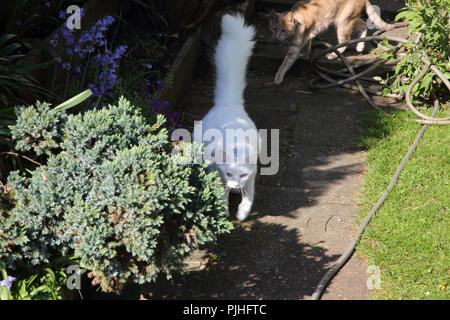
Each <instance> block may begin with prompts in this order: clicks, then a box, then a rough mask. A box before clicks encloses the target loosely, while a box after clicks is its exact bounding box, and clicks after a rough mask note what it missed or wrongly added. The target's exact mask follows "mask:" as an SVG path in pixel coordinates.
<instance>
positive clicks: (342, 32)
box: [327, 22, 354, 60]
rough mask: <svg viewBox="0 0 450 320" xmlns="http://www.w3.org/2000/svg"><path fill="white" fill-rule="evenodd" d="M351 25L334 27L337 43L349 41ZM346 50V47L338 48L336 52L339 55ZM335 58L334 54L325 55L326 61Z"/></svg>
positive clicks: (345, 23)
mask: <svg viewBox="0 0 450 320" xmlns="http://www.w3.org/2000/svg"><path fill="white" fill-rule="evenodd" d="M353 25H354V23H347V22H343V23H341V24H339V25H337V26H336V31H337V38H338V43H343V42H346V41H348V40H350V38H351V35H352V31H353ZM346 49H347V47H346V46H344V47H340V48H339V49H337V51H339V52H340V53H343V52H344V51H345V50H346ZM336 58H337V54H336V53H334V52H331V53H329V54H328V55H327V59H328V60H332V59H336Z"/></svg>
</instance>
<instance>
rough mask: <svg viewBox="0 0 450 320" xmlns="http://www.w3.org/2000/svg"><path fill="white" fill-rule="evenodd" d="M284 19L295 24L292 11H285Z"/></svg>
mask: <svg viewBox="0 0 450 320" xmlns="http://www.w3.org/2000/svg"><path fill="white" fill-rule="evenodd" d="M285 21H286V22H287V23H289V24H295V17H294V13H293V12H288V13H286V17H285Z"/></svg>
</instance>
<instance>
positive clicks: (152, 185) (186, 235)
mask: <svg viewBox="0 0 450 320" xmlns="http://www.w3.org/2000/svg"><path fill="white" fill-rule="evenodd" d="M61 112H62V114H53V112H52V110H51V109H50V106H49V105H48V104H45V103H42V104H40V103H38V104H37V106H36V107H33V106H30V107H23V108H20V109H18V111H17V116H18V121H17V124H16V125H15V126H13V127H12V128H11V131H12V133H13V137H14V139H15V141H16V144H17V147H18V148H19V149H21V150H24V151H30V152H34V153H35V154H36V155H38V154H42V153H45V154H47V155H48V159H47V162H46V164H45V165H42V166H38V167H37V168H36V169H35V170H33V171H29V172H28V174H27V175H24V174H23V173H20V172H18V171H15V172H12V173H11V174H10V177H9V180H8V182H9V184H10V185H11V186H12V187H13V192H11V198H12V199H11V200H12V202H13V205H14V207H13V209H12V210H10V211H8V212H4V213H3V214H2V217H0V259H2V260H4V261H6V263H7V265H8V266H9V268H11V269H14V268H19V267H21V266H24V265H25V264H28V265H39V264H45V263H48V262H49V261H51V260H52V259H54V258H55V257H59V256H68V255H74V256H75V257H77V258H78V259H79V261H80V265H81V266H82V267H83V268H86V269H88V270H91V275H92V276H94V277H95V278H94V280H95V281H96V282H98V283H100V284H101V285H102V288H103V289H104V290H119V289H120V287H121V285H123V283H125V282H127V281H133V282H135V283H139V284H142V283H145V282H150V281H152V280H154V279H155V278H156V277H157V275H158V274H160V273H164V274H166V275H167V277H170V276H171V274H172V272H174V271H178V272H180V271H182V267H183V266H182V261H183V257H185V256H186V255H187V254H188V253H189V252H190V251H191V250H192V249H193V248H194V247H196V246H197V245H202V244H205V243H208V242H211V241H214V240H215V239H216V237H217V236H218V235H219V234H221V233H226V232H229V231H230V230H231V228H232V224H231V223H230V222H229V220H228V215H227V213H226V210H225V206H224V202H223V192H224V191H223V187H222V185H221V182H220V178H219V177H218V175H217V174H216V173H215V172H213V173H207V172H206V171H205V169H206V164H186V163H185V162H183V161H179V160H180V159H177V157H181V156H178V155H171V148H172V143H171V142H170V141H169V140H168V133H167V130H166V129H165V128H162V127H161V125H162V124H163V123H164V118H163V117H162V116H158V119H157V122H156V123H155V124H154V125H149V124H147V123H146V120H145V119H144V118H143V117H142V115H141V114H140V113H139V111H137V108H135V107H133V106H131V105H130V103H129V102H128V101H127V100H125V99H124V98H120V99H119V102H118V104H117V106H111V105H110V106H108V107H105V108H102V109H99V110H93V111H89V112H86V113H83V114H79V115H68V114H65V113H64V112H63V111H61Z"/></svg>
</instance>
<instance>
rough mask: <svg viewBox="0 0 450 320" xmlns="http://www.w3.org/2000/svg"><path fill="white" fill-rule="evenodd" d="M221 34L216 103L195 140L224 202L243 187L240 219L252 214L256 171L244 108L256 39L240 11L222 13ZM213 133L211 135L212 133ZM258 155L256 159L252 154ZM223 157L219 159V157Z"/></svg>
mask: <svg viewBox="0 0 450 320" xmlns="http://www.w3.org/2000/svg"><path fill="white" fill-rule="evenodd" d="M221 27H222V35H221V37H220V39H219V41H218V43H217V47H216V50H215V55H214V63H215V66H216V69H217V75H216V88H215V98H214V107H213V108H212V109H211V110H210V111H209V112H208V114H206V116H205V117H204V118H203V119H202V121H201V125H199V124H198V123H197V124H196V126H195V127H194V140H195V141H196V142H198V143H204V146H205V149H204V150H205V153H204V158H206V159H207V160H210V161H211V162H213V164H212V165H211V168H212V169H214V170H218V171H219V173H220V176H221V178H222V181H223V184H224V187H225V191H226V192H225V197H226V201H227V205H228V196H229V193H230V191H231V192H234V191H237V192H241V194H242V201H241V203H240V205H239V207H238V211H237V214H236V217H237V218H238V219H239V220H241V221H242V220H244V219H245V218H247V216H248V214H249V213H250V210H251V207H252V204H253V199H254V194H255V177H256V171H257V160H256V159H257V154H258V145H259V140H260V139H259V135H258V134H257V129H256V126H255V124H254V123H253V121H252V120H251V119H250V117H249V116H248V114H247V112H246V111H245V109H244V89H245V86H246V73H247V65H248V60H249V58H250V56H251V54H252V50H253V47H254V45H255V42H254V41H253V38H254V36H255V29H254V28H253V27H252V26H248V25H246V24H245V20H244V18H243V17H242V16H241V15H229V14H227V15H224V16H223V17H222V21H221ZM236 132H240V133H243V132H247V133H250V135H249V136H251V135H252V134H253V137H256V138H254V139H250V138H248V139H240V138H242V136H239V137H238V138H237V139H235V138H230V135H229V136H228V139H227V133H228V134H229V133H236ZM212 136H214V138H212ZM255 158H256V159H255ZM221 160H223V161H221Z"/></svg>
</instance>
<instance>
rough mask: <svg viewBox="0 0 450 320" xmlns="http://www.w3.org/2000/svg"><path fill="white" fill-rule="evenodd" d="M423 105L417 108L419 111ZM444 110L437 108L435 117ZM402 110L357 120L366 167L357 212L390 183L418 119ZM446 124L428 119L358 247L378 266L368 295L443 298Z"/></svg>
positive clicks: (449, 229)
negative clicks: (377, 283) (376, 287)
mask: <svg viewBox="0 0 450 320" xmlns="http://www.w3.org/2000/svg"><path fill="white" fill-rule="evenodd" d="M422 112H423V111H422ZM445 115H446V116H448V111H447V112H445V111H441V112H439V113H438V116H440V117H443V116H445ZM413 117H414V116H413V115H412V114H411V112H409V111H401V112H398V113H397V114H396V115H395V116H394V117H390V118H388V117H385V116H383V115H381V114H380V113H379V112H378V111H376V110H374V111H370V112H368V113H367V114H365V116H364V119H363V125H364V129H365V130H364V135H363V137H362V138H361V146H362V147H364V148H365V149H367V172H366V176H365V178H364V183H363V188H362V193H361V195H360V205H361V208H360V211H359V213H360V216H361V218H362V217H364V216H365V215H366V214H367V212H368V211H369V210H370V209H371V208H372V206H373V205H374V204H375V202H376V201H377V200H378V198H379V197H380V196H381V195H382V194H383V192H384V190H385V189H386V187H387V185H388V184H389V182H390V180H391V178H392V176H393V174H394V172H395V170H396V169H397V166H398V165H399V164H400V162H401V160H402V159H403V157H404V156H405V154H406V153H407V151H408V149H409V147H410V146H411V144H412V143H413V141H414V139H415V137H416V135H417V133H418V131H419V129H420V127H421V125H420V124H417V123H414V122H406V121H404V119H405V118H413ZM449 181H450V129H449V127H448V126H430V127H429V128H428V129H427V131H426V132H425V134H424V136H423V137H422V140H421V141H420V143H419V145H418V147H417V149H416V150H415V152H414V153H413V154H412V156H411V158H410V159H409V161H408V162H407V163H406V165H405V167H404V169H403V171H402V172H401V173H400V177H399V179H398V181H397V183H396V185H395V186H394V189H393V190H392V191H391V192H390V194H389V196H388V198H387V199H386V202H385V203H384V205H383V206H382V207H381V208H380V209H379V211H378V212H377V213H376V214H375V216H374V217H373V219H372V221H371V223H370V224H369V226H368V228H367V229H366V232H365V234H364V235H363V238H362V240H361V242H360V245H359V246H358V252H359V253H360V254H362V255H363V256H365V257H367V259H368V264H369V265H376V266H378V267H380V269H381V288H380V289H379V290H376V291H374V292H373V295H372V296H373V298H375V299H414V300H415V299H421V300H422V299H445V300H448V299H450V212H449V207H450V193H449V190H450V188H449Z"/></svg>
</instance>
